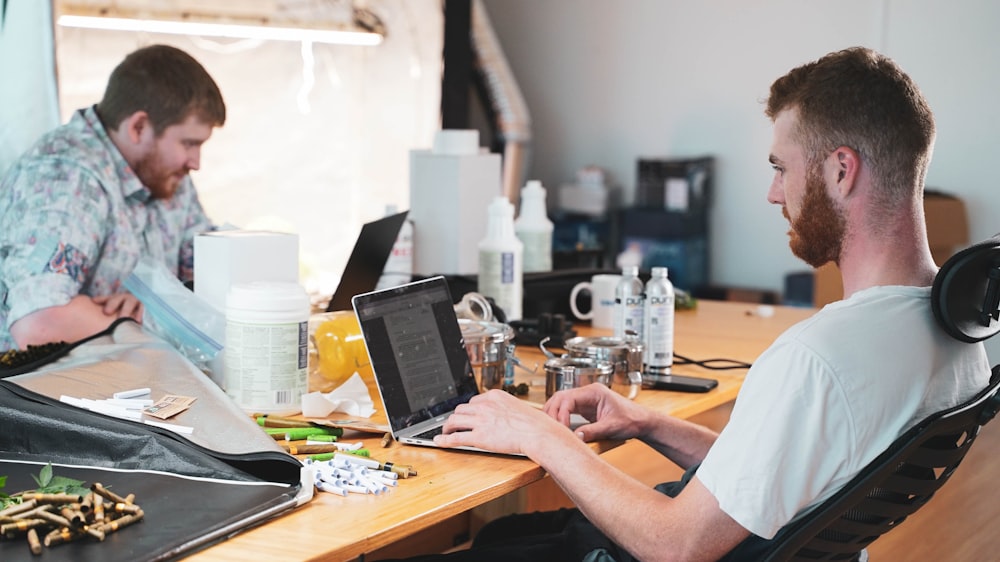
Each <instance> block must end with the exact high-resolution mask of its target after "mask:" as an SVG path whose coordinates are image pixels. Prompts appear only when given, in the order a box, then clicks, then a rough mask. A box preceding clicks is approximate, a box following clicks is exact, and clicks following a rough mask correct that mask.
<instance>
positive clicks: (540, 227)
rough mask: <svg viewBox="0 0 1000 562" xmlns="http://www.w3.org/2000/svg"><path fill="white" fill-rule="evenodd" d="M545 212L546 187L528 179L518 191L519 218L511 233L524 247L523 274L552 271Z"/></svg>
mask: <svg viewBox="0 0 1000 562" xmlns="http://www.w3.org/2000/svg"><path fill="white" fill-rule="evenodd" d="M553 229H554V227H553V224H552V221H550V220H549V217H548V215H547V214H546V212H545V188H544V187H542V182H540V181H538V180H528V183H527V184H525V186H524V188H523V189H521V215H520V216H518V217H517V220H516V221H514V231H515V232H516V233H517V237H518V239H520V240H521V243H522V244H524V271H525V272H530V271H552V231H553Z"/></svg>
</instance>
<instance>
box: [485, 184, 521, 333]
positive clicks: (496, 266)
mask: <svg viewBox="0 0 1000 562" xmlns="http://www.w3.org/2000/svg"><path fill="white" fill-rule="evenodd" d="M523 251H524V246H523V244H522V243H521V241H520V240H518V239H517V235H516V234H515V233H514V205H511V203H510V201H508V200H507V199H506V198H505V197H502V196H499V197H497V198H495V199H494V200H493V202H492V203H490V207H489V221H488V222H487V223H486V238H483V239H482V241H480V242H479V283H478V289H477V290H478V292H479V293H480V294H482V295H485V296H487V297H491V298H492V299H493V301H494V302H495V303H497V306H499V307H500V308H501V309H502V310H503V312H504V314H505V315H506V319H507V320H508V321H509V320H520V319H521V306H522V298H523V291H524V287H523V285H522V283H523V273H522V271H523V270H522V262H521V260H522V253H523Z"/></svg>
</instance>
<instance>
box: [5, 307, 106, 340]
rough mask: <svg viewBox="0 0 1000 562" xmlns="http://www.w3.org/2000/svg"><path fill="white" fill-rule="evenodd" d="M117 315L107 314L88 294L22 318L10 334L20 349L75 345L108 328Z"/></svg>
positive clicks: (14, 325)
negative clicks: (47, 345) (50, 344)
mask: <svg viewBox="0 0 1000 562" xmlns="http://www.w3.org/2000/svg"><path fill="white" fill-rule="evenodd" d="M116 318H117V317H116V316H113V315H107V314H104V311H103V309H102V307H101V305H99V304H97V303H95V302H94V301H93V300H91V298H90V297H88V296H86V295H78V296H76V297H73V299H72V300H70V302H68V303H67V304H65V305H62V306H52V307H49V308H43V309H41V310H36V311H35V312H32V313H31V314H28V315H26V316H23V317H21V318H19V319H18V320H17V321H16V322H14V324H12V325H11V327H10V334H11V336H12V337H13V338H14V341H16V342H17V346H18V347H19V348H20V349H24V348H25V347H26V346H28V345H41V344H46V343H51V342H59V341H65V342H73V341H77V340H80V339H83V338H85V337H87V336H91V335H93V334H96V333H98V332H100V331H101V330H104V329H106V328H107V327H108V326H110V325H111V323H112V322H114V321H115V320H116Z"/></svg>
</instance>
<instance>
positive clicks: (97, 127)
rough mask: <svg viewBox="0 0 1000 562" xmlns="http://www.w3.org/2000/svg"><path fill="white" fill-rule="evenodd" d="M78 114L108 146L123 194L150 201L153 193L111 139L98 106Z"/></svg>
mask: <svg viewBox="0 0 1000 562" xmlns="http://www.w3.org/2000/svg"><path fill="white" fill-rule="evenodd" d="M77 114H78V115H79V116H80V117H81V118H82V119H83V120H84V121H85V122H86V123H87V125H88V126H89V127H90V128H91V130H93V131H94V134H95V135H96V136H97V138H98V139H100V141H101V142H102V143H103V144H104V145H105V146H106V147H107V149H108V154H109V155H110V156H111V163H112V164H113V165H114V168H115V174H116V175H117V176H118V179H119V180H120V182H121V183H120V184H121V190H122V195H123V196H124V197H125V198H126V199H131V200H133V201H137V202H139V203H145V202H147V201H149V199H150V198H151V197H152V193H151V192H150V191H149V188H148V187H146V186H145V185H143V183H142V182H141V181H140V180H139V177H138V176H136V175H135V171H133V170H132V167H131V166H129V164H128V162H126V161H125V157H124V156H122V153H121V151H120V150H118V147H117V146H115V143H114V142H113V141H112V140H111V137H110V136H109V135H108V131H107V130H106V129H105V128H104V124H103V123H101V118H100V117H98V116H97V106H96V105H92V106H90V107H88V108H85V109H82V110H80V111H78V112H77Z"/></svg>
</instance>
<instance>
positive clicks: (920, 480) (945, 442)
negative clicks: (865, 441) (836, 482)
mask: <svg viewBox="0 0 1000 562" xmlns="http://www.w3.org/2000/svg"><path fill="white" fill-rule="evenodd" d="M998 373H1000V368H994V377H993V379H994V380H993V381H992V382H991V384H990V386H989V388H987V389H986V390H984V391H982V392H981V393H979V394H978V395H977V396H976V397H975V398H973V399H972V400H970V401H969V402H966V403H965V404H963V405H960V406H957V407H955V408H952V409H950V410H946V411H943V412H939V413H937V414H934V415H933V416H930V417H929V418H927V419H926V420H924V421H923V422H921V423H920V424H918V425H917V426H915V427H914V428H912V429H911V430H909V431H907V432H906V433H905V434H903V435H902V436H900V437H899V439H897V440H896V441H895V442H894V443H893V444H892V446H891V447H890V448H889V449H888V450H886V451H885V452H884V453H882V454H881V455H879V457H878V458H876V459H875V460H874V461H872V462H871V463H870V464H869V465H868V466H867V467H865V468H864V469H863V470H862V471H861V472H860V474H859V475H858V476H856V477H855V478H854V479H853V480H852V481H851V482H849V483H848V484H847V485H846V486H844V488H843V489H842V490H841V491H839V492H838V493H837V494H835V495H834V496H833V497H831V498H830V499H828V500H827V501H826V502H824V503H823V504H821V505H820V506H818V507H817V508H816V509H814V510H813V511H812V512H810V513H809V514H808V515H806V516H805V517H803V518H802V519H800V520H798V521H796V522H793V523H791V524H789V525H787V526H786V527H785V528H783V529H782V530H781V531H780V532H779V533H778V535H777V536H776V537H775V538H774V539H773V540H772V541H771V543H770V544H771V545H772V547H771V549H770V551H769V552H768V554H767V557H766V558H765V559H766V560H772V561H777V560H855V559H857V557H858V554H859V553H860V552H861V551H862V550H863V549H864V548H865V547H866V546H868V544H870V543H871V542H872V541H874V540H875V539H877V538H878V537H879V536H881V535H882V534H883V533H886V532H888V531H890V530H892V529H893V528H895V527H896V526H897V525H899V524H900V523H902V522H903V521H904V520H905V519H906V518H907V517H908V516H909V515H910V514H912V513H913V512H915V511H916V510H917V509H919V508H920V507H922V506H923V505H924V504H925V503H927V501H928V500H930V499H931V496H933V495H934V492H936V491H937V490H938V488H940V487H941V486H942V485H943V484H944V483H945V482H946V481H947V480H948V479H949V478H950V477H951V475H952V474H953V473H954V471H955V469H956V468H957V467H958V465H959V463H961V462H962V459H963V458H964V457H965V454H966V453H967V452H968V451H969V447H970V446H971V445H972V443H973V442H974V441H975V439H976V436H977V435H978V434H979V429H980V427H981V426H982V425H983V424H984V423H986V422H987V421H989V419H991V418H992V416H993V414H994V413H995V412H996V410H997V408H998V402H1000V397H998V396H997V388H998V386H1000V377H998V376H997V375H998Z"/></svg>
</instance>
